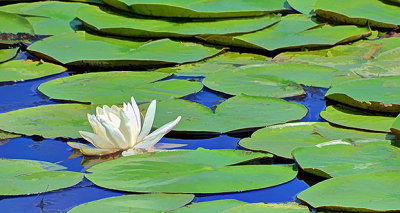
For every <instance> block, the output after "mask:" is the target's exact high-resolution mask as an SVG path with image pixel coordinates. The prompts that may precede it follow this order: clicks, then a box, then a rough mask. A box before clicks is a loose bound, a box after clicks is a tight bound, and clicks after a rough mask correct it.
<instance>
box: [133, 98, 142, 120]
mask: <svg viewBox="0 0 400 213" xmlns="http://www.w3.org/2000/svg"><path fill="white" fill-rule="evenodd" d="M131 102H132V105H131V106H132V109H133V112H134V113H135V116H136V120H137V122H138V125H139V126H141V125H142V121H141V118H140V111H139V107H138V105H137V103H136V101H135V98H133V96H132V97H131Z"/></svg>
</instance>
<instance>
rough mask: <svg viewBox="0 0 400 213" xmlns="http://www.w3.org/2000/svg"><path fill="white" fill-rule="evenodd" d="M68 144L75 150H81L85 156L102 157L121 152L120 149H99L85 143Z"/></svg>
mask: <svg viewBox="0 0 400 213" xmlns="http://www.w3.org/2000/svg"><path fill="white" fill-rule="evenodd" d="M67 144H68V145H69V146H70V147H72V148H74V149H79V150H80V151H81V152H82V154H84V155H97V156H101V155H107V154H112V153H115V152H118V151H119V150H118V149H97V148H94V147H91V146H89V145H86V144H83V143H75V142H67Z"/></svg>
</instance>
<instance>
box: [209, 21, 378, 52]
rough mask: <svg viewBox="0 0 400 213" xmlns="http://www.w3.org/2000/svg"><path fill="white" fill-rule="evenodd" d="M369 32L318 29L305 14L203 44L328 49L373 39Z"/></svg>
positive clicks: (210, 39)
mask: <svg viewBox="0 0 400 213" xmlns="http://www.w3.org/2000/svg"><path fill="white" fill-rule="evenodd" d="M370 34H371V32H370V30H369V29H368V28H362V27H356V26H351V25H348V26H335V27H332V26H329V25H320V26H319V25H317V24H316V23H315V22H313V21H312V20H311V17H310V16H308V15H303V14H294V15H287V16H285V17H282V19H281V21H280V22H278V23H277V24H275V25H273V26H271V27H268V28H266V29H263V30H259V31H256V32H253V33H248V34H244V35H239V36H223V35H211V36H207V37H204V38H203V39H204V41H207V42H210V43H215V44H221V45H226V46H235V47H243V48H252V49H261V50H269V51H272V50H278V49H296V48H308V47H328V46H332V45H336V44H341V43H346V42H350V41H355V40H358V39H360V38H363V37H365V36H368V35H370Z"/></svg>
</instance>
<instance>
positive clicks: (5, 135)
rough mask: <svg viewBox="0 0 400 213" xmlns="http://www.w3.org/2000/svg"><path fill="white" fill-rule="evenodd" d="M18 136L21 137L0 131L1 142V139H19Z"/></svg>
mask: <svg viewBox="0 0 400 213" xmlns="http://www.w3.org/2000/svg"><path fill="white" fill-rule="evenodd" d="M19 136H21V135H17V134H12V133H9V132H4V131H1V130H0V140H2V139H8V138H17V137H19Z"/></svg>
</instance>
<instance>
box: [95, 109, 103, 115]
mask: <svg viewBox="0 0 400 213" xmlns="http://www.w3.org/2000/svg"><path fill="white" fill-rule="evenodd" d="M96 115H104V113H103V109H102V108H100V107H96Z"/></svg>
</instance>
